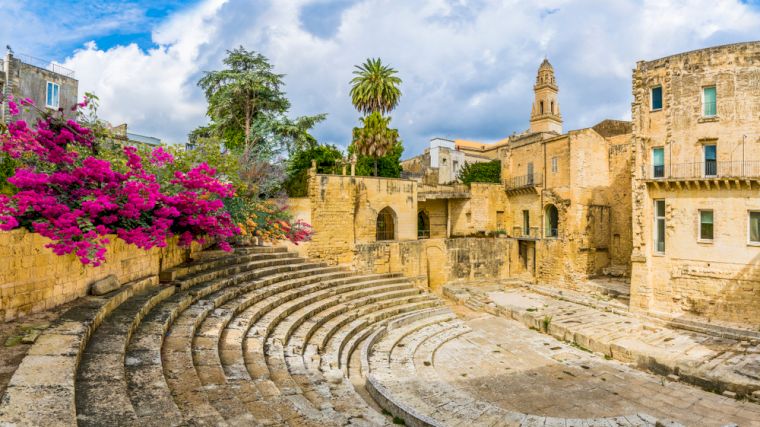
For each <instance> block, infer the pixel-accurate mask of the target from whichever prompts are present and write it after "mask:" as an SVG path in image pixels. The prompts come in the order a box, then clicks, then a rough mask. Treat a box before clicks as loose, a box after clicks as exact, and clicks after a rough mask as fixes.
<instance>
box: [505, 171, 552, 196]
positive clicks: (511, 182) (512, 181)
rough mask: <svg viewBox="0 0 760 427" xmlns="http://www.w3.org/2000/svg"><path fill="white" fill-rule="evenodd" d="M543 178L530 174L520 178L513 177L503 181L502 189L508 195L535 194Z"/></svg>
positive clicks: (539, 175)
mask: <svg viewBox="0 0 760 427" xmlns="http://www.w3.org/2000/svg"><path fill="white" fill-rule="evenodd" d="M542 179H543V176H542V175H541V174H537V173H531V174H528V175H522V176H513V177H512V178H507V179H506V180H504V188H505V189H506V190H507V192H508V193H537V192H538V190H537V188H536V187H540V186H541V185H542Z"/></svg>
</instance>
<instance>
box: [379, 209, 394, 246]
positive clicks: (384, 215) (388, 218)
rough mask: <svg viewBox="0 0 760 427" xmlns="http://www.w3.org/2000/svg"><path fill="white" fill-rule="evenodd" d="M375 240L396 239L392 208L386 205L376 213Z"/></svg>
mask: <svg viewBox="0 0 760 427" xmlns="http://www.w3.org/2000/svg"><path fill="white" fill-rule="evenodd" d="M376 230H377V231H376V233H375V238H376V240H395V239H396V215H395V213H394V212H393V209H391V208H389V207H386V208H383V210H381V211H380V213H379V214H377V229H376Z"/></svg>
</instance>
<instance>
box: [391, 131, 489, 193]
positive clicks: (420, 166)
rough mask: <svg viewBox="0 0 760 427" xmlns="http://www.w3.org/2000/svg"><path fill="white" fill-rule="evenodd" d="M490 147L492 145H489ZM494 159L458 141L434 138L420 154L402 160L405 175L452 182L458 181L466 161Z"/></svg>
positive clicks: (471, 162) (429, 183) (437, 181)
mask: <svg viewBox="0 0 760 427" xmlns="http://www.w3.org/2000/svg"><path fill="white" fill-rule="evenodd" d="M489 147H490V145H489ZM491 160H494V158H493V157H492V156H488V155H483V154H481V153H476V152H472V151H471V150H468V149H467V148H466V147H464V146H461V145H460V144H459V143H458V141H452V140H448V139H444V138H433V139H431V140H430V146H429V147H428V148H426V149H425V152H424V153H422V154H420V155H419V156H415V157H412V158H409V159H406V160H403V161H402V162H401V168H402V170H403V176H404V177H406V178H412V179H416V180H418V181H420V182H422V183H424V184H428V185H437V184H451V183H453V182H456V181H457V177H458V175H459V172H460V171H461V170H462V168H463V167H464V165H465V163H469V164H473V163H482V162H490V161H491Z"/></svg>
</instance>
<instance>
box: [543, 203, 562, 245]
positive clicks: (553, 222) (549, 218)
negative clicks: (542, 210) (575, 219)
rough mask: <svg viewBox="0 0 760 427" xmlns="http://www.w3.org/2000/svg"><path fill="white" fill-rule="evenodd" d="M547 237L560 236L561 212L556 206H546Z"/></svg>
mask: <svg viewBox="0 0 760 427" xmlns="http://www.w3.org/2000/svg"><path fill="white" fill-rule="evenodd" d="M545 218H546V233H545V234H546V237H557V236H558V235H559V228H558V227H559V212H558V211H557V207H556V206H554V205H548V206H546V216H545Z"/></svg>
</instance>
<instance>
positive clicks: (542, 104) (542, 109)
mask: <svg viewBox="0 0 760 427" xmlns="http://www.w3.org/2000/svg"><path fill="white" fill-rule="evenodd" d="M540 104H541V114H544V101H541V102H540Z"/></svg>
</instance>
